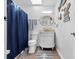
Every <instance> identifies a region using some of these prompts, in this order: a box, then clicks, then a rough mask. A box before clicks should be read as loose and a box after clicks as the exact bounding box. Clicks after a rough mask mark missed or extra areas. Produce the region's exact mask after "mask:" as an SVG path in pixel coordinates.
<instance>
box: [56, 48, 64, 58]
mask: <svg viewBox="0 0 79 59" xmlns="http://www.w3.org/2000/svg"><path fill="white" fill-rule="evenodd" d="M56 50H57V52H58V54H59V56H60V58H61V59H64V57H63V56H62V54H61V52H60V51H59V49H57V48H56Z"/></svg>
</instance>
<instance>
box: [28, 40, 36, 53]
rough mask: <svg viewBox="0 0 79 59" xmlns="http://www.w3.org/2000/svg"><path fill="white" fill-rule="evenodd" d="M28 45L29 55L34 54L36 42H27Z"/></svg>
mask: <svg viewBox="0 0 79 59" xmlns="http://www.w3.org/2000/svg"><path fill="white" fill-rule="evenodd" d="M28 45H29V53H30V54H31V53H35V50H36V40H29V42H28Z"/></svg>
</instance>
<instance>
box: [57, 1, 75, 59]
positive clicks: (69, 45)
mask: <svg viewBox="0 0 79 59" xmlns="http://www.w3.org/2000/svg"><path fill="white" fill-rule="evenodd" d="M70 2H71V7H70V17H71V20H70V21H69V22H66V23H64V22H63V20H58V21H57V22H58V24H59V27H58V29H57V31H56V35H57V40H56V44H57V45H56V46H57V49H58V50H59V52H60V54H61V55H62V57H63V58H62V59H75V58H74V56H75V55H74V54H75V53H74V51H75V44H74V42H75V40H74V39H75V38H74V36H73V35H71V34H70V33H72V32H74V31H75V13H74V0H70ZM56 12H57V11H56ZM57 15H58V13H57V14H56V16H57Z"/></svg>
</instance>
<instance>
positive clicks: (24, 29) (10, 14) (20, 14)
mask: <svg viewBox="0 0 79 59" xmlns="http://www.w3.org/2000/svg"><path fill="white" fill-rule="evenodd" d="M7 2H8V3H7V50H10V53H9V54H8V55H7V59H14V57H16V56H17V55H18V54H19V53H20V52H21V51H22V50H24V49H25V48H27V47H28V15H27V14H26V13H25V12H24V11H23V10H21V9H20V7H18V6H17V5H15V4H14V3H13V2H12V1H11V0H8V1H7Z"/></svg>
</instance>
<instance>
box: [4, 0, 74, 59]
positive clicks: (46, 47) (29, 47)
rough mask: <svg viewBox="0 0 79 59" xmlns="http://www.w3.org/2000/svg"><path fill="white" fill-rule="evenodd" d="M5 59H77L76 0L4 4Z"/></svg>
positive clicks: (16, 0) (23, 0)
mask: <svg viewBox="0 0 79 59" xmlns="http://www.w3.org/2000/svg"><path fill="white" fill-rule="evenodd" d="M4 1H5V2H4V5H5V6H4V7H5V11H4V12H5V14H4V15H5V17H4V20H5V22H4V26H5V59H6V58H7V59H75V55H74V54H75V52H74V51H75V40H74V39H75V12H74V11H75V10H74V9H75V7H74V4H75V0H4Z"/></svg>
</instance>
